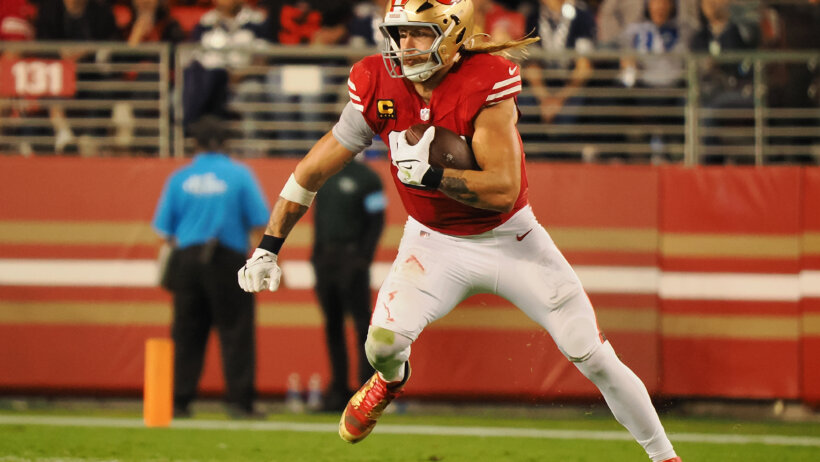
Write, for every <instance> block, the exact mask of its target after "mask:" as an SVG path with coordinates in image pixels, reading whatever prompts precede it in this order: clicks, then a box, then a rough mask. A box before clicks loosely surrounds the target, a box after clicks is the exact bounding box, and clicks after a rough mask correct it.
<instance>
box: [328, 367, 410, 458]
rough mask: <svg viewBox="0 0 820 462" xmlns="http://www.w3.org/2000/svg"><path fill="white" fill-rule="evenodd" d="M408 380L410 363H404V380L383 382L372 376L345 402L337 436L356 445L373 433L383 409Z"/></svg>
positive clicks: (374, 375) (400, 391) (379, 378)
mask: <svg viewBox="0 0 820 462" xmlns="http://www.w3.org/2000/svg"><path fill="white" fill-rule="evenodd" d="M409 378H410V362H409V361H408V362H406V363H404V379H403V380H401V381H399V382H385V381H384V379H382V378H381V376H380V375H379V373H378V372H377V373H375V374H373V377H370V380H368V381H367V382H366V383H365V384H364V385H363V386H362V388H360V389H359V391H357V392H356V394H355V395H353V397H352V398H350V401H348V402H347V406H346V407H345V410H344V412H342V419H341V421H339V436H341V437H342V439H343V440H345V441H347V442H348V443H358V442H359V441H361V440H363V439H364V438H365V437H366V436H367V435H369V434H370V432H371V431H373V427H375V426H376V422H377V421H378V420H379V417H381V415H382V412H384V408H386V407H387V405H388V404H390V402H392V401H393V400H394V399H396V397H398V396H399V395H401V394H402V392H403V391H404V384H406V383H407V379H409Z"/></svg>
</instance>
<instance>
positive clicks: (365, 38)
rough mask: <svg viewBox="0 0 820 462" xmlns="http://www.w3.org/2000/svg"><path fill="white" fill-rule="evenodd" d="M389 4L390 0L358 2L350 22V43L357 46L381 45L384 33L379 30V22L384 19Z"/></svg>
mask: <svg viewBox="0 0 820 462" xmlns="http://www.w3.org/2000/svg"><path fill="white" fill-rule="evenodd" d="M389 5H390V0H365V1H361V2H358V3H356V5H355V6H354V7H353V17H352V18H351V20H350V24H348V30H349V32H350V38H349V39H348V43H349V44H350V45H351V46H355V47H378V46H381V44H382V34H381V32H379V24H381V23H382V21H384V15H385V13H386V12H387V8H388V6H389Z"/></svg>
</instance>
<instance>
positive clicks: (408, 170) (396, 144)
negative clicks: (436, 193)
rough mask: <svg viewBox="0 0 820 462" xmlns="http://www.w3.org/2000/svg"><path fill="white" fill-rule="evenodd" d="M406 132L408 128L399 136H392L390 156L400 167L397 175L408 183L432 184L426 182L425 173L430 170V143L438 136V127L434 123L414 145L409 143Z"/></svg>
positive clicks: (412, 184)
mask: <svg viewBox="0 0 820 462" xmlns="http://www.w3.org/2000/svg"><path fill="white" fill-rule="evenodd" d="M406 134H407V130H403V131H400V132H398V133H397V134H396V135H397V136H391V137H390V158H391V160H392V161H393V165H395V166H396V168H398V172H396V177H398V179H399V181H401V182H402V183H404V184H406V185H410V186H432V185H426V184H424V183H423V180H424V174H425V173H427V171H428V170H430V164H429V163H428V159H429V158H430V143H432V142H433V138H434V137H435V136H436V129H435V127H433V126H432V125H431V126H430V127H428V128H427V130H425V131H424V135H422V137H421V139H419V142H418V143H416V144H415V145H413V146H411V145H410V144H408V143H407V138H406V137H405V136H406ZM391 135H393V134H392V133H391ZM436 186H438V185H436Z"/></svg>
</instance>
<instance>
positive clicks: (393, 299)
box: [370, 228, 467, 340]
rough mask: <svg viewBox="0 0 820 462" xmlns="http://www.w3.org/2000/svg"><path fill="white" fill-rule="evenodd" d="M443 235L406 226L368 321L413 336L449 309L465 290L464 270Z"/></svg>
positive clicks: (462, 296)
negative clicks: (440, 236) (428, 233)
mask: <svg viewBox="0 0 820 462" xmlns="http://www.w3.org/2000/svg"><path fill="white" fill-rule="evenodd" d="M452 252H453V249H452V247H451V246H450V245H448V243H447V242H446V241H445V240H444V239H436V236H430V235H426V236H425V235H423V234H422V233H420V232H419V231H418V230H417V229H414V228H409V229H408V228H405V235H404V237H402V242H401V245H400V246H399V252H398V255H397V256H396V260H395V261H394V262H393V265H392V267H391V269H390V273H389V274H388V275H387V278H385V280H384V282H383V283H382V287H381V289H380V290H379V295H378V297H377V298H376V303H375V306H374V307H373V316H372V318H371V322H370V323H371V325H374V326H377V327H382V328H385V329H388V330H391V331H393V332H396V333H399V334H401V335H404V336H406V337H408V338H410V339H412V340H415V339H416V338H418V335H419V334H420V333H421V331H422V330H423V329H424V328H425V327H426V326H427V325H428V324H430V323H431V322H433V321H435V320H436V319H439V318H441V317H443V316H444V315H446V314H447V313H449V312H450V311H451V310H452V309H453V307H455V305H456V304H458V302H460V301H461V300H463V299H464V297H465V296H466V294H467V283H466V280H465V277H464V271H462V270H460V269H459V267H458V264H457V263H455V261H456V260H457V259H456V258H454V257H452V256H451V254H452Z"/></svg>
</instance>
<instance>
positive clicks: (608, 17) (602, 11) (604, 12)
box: [597, 0, 674, 48]
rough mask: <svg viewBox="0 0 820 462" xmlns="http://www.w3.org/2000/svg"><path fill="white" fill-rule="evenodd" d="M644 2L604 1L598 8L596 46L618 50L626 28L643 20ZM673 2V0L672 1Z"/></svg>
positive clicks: (626, 0) (643, 0) (640, 0)
mask: <svg viewBox="0 0 820 462" xmlns="http://www.w3.org/2000/svg"><path fill="white" fill-rule="evenodd" d="M645 1H646V0H604V1H603V2H601V6H600V7H599V8H598V16H597V22H598V37H597V39H598V45H599V46H601V47H602V48H618V47H619V46H620V45H621V37H622V36H623V34H624V32H625V31H626V28H627V26H629V25H630V24H634V23H639V22H641V20H642V19H643V15H642V14H641V12H642V11H643V10H644V2H645ZM673 1H674V0H673Z"/></svg>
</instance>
